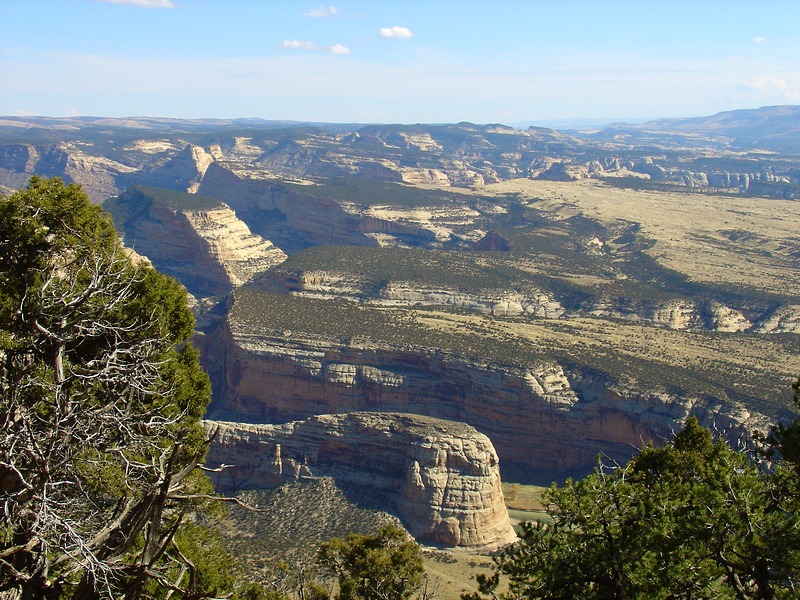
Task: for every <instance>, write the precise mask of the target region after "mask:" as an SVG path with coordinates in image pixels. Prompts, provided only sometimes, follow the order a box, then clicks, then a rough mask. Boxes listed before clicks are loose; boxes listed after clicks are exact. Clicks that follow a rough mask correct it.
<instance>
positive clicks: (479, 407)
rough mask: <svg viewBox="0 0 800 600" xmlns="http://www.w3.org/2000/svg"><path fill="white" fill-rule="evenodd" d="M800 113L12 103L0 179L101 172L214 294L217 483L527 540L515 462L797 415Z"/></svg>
mask: <svg viewBox="0 0 800 600" xmlns="http://www.w3.org/2000/svg"><path fill="white" fill-rule="evenodd" d="M796 112H797V111H794V110H778V108H776V107H772V108H771V109H762V110H760V111H753V112H752V113H747V114H746V115H744V116H742V115H740V114H737V115H725V114H723V115H721V116H716V117H715V118H710V117H709V118H707V119H705V120H701V122H697V123H689V122H684V121H679V122H652V123H649V124H644V125H639V126H625V125H615V126H611V127H608V128H606V129H604V130H600V131H592V132H577V131H554V130H547V129H542V128H530V129H528V130H525V131H520V130H516V129H514V128H511V127H506V126H503V125H474V124H469V123H459V124H454V125H363V126H354V127H347V126H334V125H330V124H327V125H326V124H315V125H313V126H310V125H308V126H307V125H297V124H286V123H270V122H261V121H257V120H256V121H248V122H238V121H236V122H228V121H213V120H209V121H206V122H191V121H176V120H169V119H164V120H162V119H132V120H130V122H127V121H120V120H114V119H104V120H94V119H92V118H85V119H73V120H70V119H64V120H46V119H37V118H30V119H27V120H26V119H25V118H6V119H2V120H0V189H5V190H11V189H14V188H16V187H20V186H23V185H24V184H25V182H26V181H27V178H28V177H29V176H30V174H32V173H39V174H41V175H45V176H60V177H63V178H65V180H67V181H75V182H79V183H81V184H82V186H83V187H84V189H86V191H87V192H88V193H89V194H90V196H91V197H92V198H93V199H94V200H95V201H97V202H101V201H104V207H105V209H106V210H108V212H109V213H111V215H112V216H113V218H114V221H115V225H116V227H117V229H118V232H119V234H120V236H121V237H122V238H123V240H124V242H125V244H126V245H127V246H128V247H129V248H131V249H132V251H134V252H135V253H136V254H137V255H139V256H142V257H144V258H146V259H147V260H149V261H150V262H152V264H153V265H155V266H156V267H157V268H158V269H160V270H162V271H164V272H165V273H168V274H170V275H172V276H173V277H175V278H177V279H178V280H179V281H181V282H182V283H183V285H184V286H185V287H186V288H187V290H188V291H189V292H190V294H191V295H192V299H193V302H194V306H193V309H194V311H195V314H196V318H197V330H196V335H195V338H194V343H195V345H196V346H197V347H198V348H199V349H200V351H201V355H202V361H203V364H204V367H205V368H206V369H207V371H208V372H209V374H210V376H211V379H212V385H213V390H214V399H213V402H212V404H211V406H210V407H209V411H208V415H207V418H208V419H209V421H208V426H209V427H211V428H214V429H217V430H218V434H217V438H216V440H215V442H214V444H213V446H212V449H211V453H210V459H209V460H210V462H209V464H212V463H213V464H220V463H226V464H236V465H237V466H236V467H235V468H225V469H223V470H222V472H221V473H220V474H219V475H218V477H217V480H216V481H217V485H218V486H219V488H220V489H224V490H225V491H227V492H233V491H234V490H236V489H240V488H242V487H248V486H254V487H262V486H263V487H274V486H280V485H282V484H284V483H287V482H295V481H315V480H318V479H319V478H333V480H334V481H336V480H338V481H341V482H346V483H348V484H353V483H357V484H359V485H361V484H366V483H369V484H370V485H373V486H375V490H376V493H377V491H381V493H384V492H386V493H389V495H390V496H391V497H392V498H393V499H394V502H393V510H394V511H395V513H396V514H397V515H398V516H399V517H400V518H401V519H402V521H403V523H404V524H405V526H406V527H407V528H408V529H409V530H410V531H412V533H414V535H416V536H417V537H418V539H420V540H422V541H425V542H426V543H431V544H435V545H451V546H460V547H466V548H473V549H475V548H480V549H488V548H493V547H497V546H500V545H502V544H504V543H507V542H508V541H510V540H511V539H512V538H513V533H512V532H510V531H511V530H510V528H509V525H508V515H507V513H506V512H505V509H504V508H503V506H502V505H503V500H502V493H500V492H499V487H498V486H499V478H500V476H501V475H502V477H503V479H505V480H511V481H517V482H526V483H530V482H535V483H543V484H547V483H549V482H550V481H553V480H560V479H563V478H564V477H566V476H570V475H574V476H581V475H583V474H585V473H586V472H588V471H590V470H591V469H592V468H593V467H595V466H596V465H597V461H598V456H600V457H602V460H604V461H610V462H612V463H613V462H624V461H626V460H627V459H628V458H630V457H631V456H632V455H633V454H634V453H635V452H636V451H637V450H639V449H641V448H642V447H643V446H644V445H646V444H648V443H654V444H660V443H663V442H665V441H667V440H669V439H671V437H672V436H673V435H674V433H675V431H677V430H679V429H680V427H681V426H682V423H683V422H684V420H685V419H686V418H687V417H688V416H696V417H697V418H698V419H699V420H700V422H701V423H702V424H704V425H706V426H708V427H710V428H711V429H712V430H713V431H714V432H715V434H716V435H717V436H719V437H722V438H724V439H726V440H727V441H728V442H729V443H731V444H733V445H735V446H738V447H745V446H746V445H747V444H748V440H749V436H750V434H751V433H752V432H753V430H764V429H766V428H767V427H768V426H769V425H770V424H771V423H774V422H775V421H776V420H778V419H781V418H786V417H787V416H788V415H789V414H790V412H789V406H788V398H789V394H788V390H789V384H790V383H791V381H793V380H794V379H795V378H796V376H797V374H798V373H800V352H798V349H799V348H800V346H799V345H798V333H800V277H798V275H800V273H798V258H800V245H799V243H798V241H797V235H796V232H797V231H798V230H800V208H798V207H800V205H798V204H797V202H796V201H795V200H794V199H795V198H796V197H797V194H798V189H800V179H798V174H800V160H799V159H798V158H797V157H798V152H800V148H797V147H796V144H795V145H792V144H793V142H792V140H791V136H781V135H780V131H781V127H783V128H784V129H785V131H787V132H791V131H794V129H793V127H794V126H793V125H792V124H793V123H794V120H795V119H796V117H797V114H796ZM742 119H744V121H743V120H742ZM748 119H752V120H753V122H758V123H760V124H761V126H763V127H766V125H764V124H765V123H767V124H769V128H768V129H769V135H764V136H762V137H758V135H756V134H755V133H754V132H755V131H756V130H755V129H752V128H751V129H748V128H746V127H744V125H743V124H742V123H743V122H746V121H747V120H748ZM692 127H695V129H692ZM765 131H767V130H765ZM365 449H369V452H366V450H365ZM372 455H374V456H372ZM354 465H356V466H354ZM357 465H361V466H360V467H359V466H357ZM337 478H338V479H337Z"/></svg>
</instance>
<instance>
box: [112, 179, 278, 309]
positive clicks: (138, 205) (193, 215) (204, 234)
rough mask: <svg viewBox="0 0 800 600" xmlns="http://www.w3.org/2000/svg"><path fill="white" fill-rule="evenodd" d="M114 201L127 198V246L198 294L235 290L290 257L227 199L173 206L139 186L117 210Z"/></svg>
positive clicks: (122, 225)
mask: <svg viewBox="0 0 800 600" xmlns="http://www.w3.org/2000/svg"><path fill="white" fill-rule="evenodd" d="M187 196H188V195H187ZM123 198H124V199H123ZM189 198H191V196H189ZM114 202H118V203H122V202H124V203H125V207H124V208H125V211H126V215H127V218H120V219H118V222H117V228H118V230H120V232H121V233H122V235H123V238H124V242H125V245H126V246H128V247H129V248H133V249H134V250H135V251H136V252H137V253H138V254H140V255H144V256H146V257H147V258H148V259H149V260H150V261H151V262H152V263H153V264H154V265H155V267H156V268H158V269H159V270H161V271H163V272H165V273H167V274H169V275H171V276H173V277H175V278H177V279H178V280H179V281H180V282H181V283H183V284H184V285H185V286H186V288H187V289H188V290H189V292H191V293H192V294H193V295H194V296H198V297H204V296H213V295H216V294H221V293H226V292H229V291H231V290H232V289H234V288H235V287H237V286H239V285H242V284H243V283H244V282H246V281H247V280H248V279H250V278H251V277H253V276H254V275H256V274H258V273H262V272H264V271H266V270H267V269H269V268H270V267H272V266H274V265H277V264H279V263H281V262H283V261H284V260H286V254H285V253H284V252H283V250H281V249H280V248H278V247H276V246H275V245H273V244H272V242H271V241H270V240H267V239H264V238H262V237H261V236H259V235H256V234H253V233H251V231H250V229H249V228H248V227H247V225H246V224H245V223H243V222H242V221H241V220H239V219H238V218H237V216H236V214H235V213H234V212H233V211H232V210H231V209H230V208H229V207H228V206H227V205H225V204H223V203H219V204H218V205H217V206H215V207H212V206H209V207H205V208H203V209H199V208H190V207H187V208H173V207H169V206H165V205H164V204H161V203H158V202H154V201H152V200H151V199H150V198H148V196H147V195H146V194H145V193H142V192H137V191H136V190H131V191H129V192H127V193H126V195H125V196H124V197H120V199H116V200H112V201H111V204H109V205H108V206H109V208H110V209H111V211H112V214H113V213H114V212H115V207H114V205H113V203H114ZM117 212H118V211H117Z"/></svg>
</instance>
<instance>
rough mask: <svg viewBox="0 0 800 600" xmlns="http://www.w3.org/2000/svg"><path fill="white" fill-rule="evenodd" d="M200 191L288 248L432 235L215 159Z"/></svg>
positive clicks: (418, 238) (415, 241)
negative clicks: (251, 174)
mask: <svg viewBox="0 0 800 600" xmlns="http://www.w3.org/2000/svg"><path fill="white" fill-rule="evenodd" d="M199 193H201V194H203V195H206V196H210V197H212V198H218V199H220V200H222V201H224V202H226V203H227V204H228V205H229V206H230V207H231V208H232V209H233V210H234V211H236V214H237V215H239V217H240V218H241V219H242V220H243V221H245V222H246V223H247V224H248V226H249V227H250V229H251V230H252V231H254V232H256V233H258V234H260V235H262V236H264V237H266V238H269V239H270V240H273V241H274V242H275V243H276V244H277V245H278V246H280V247H281V248H284V249H285V250H286V251H287V252H289V253H291V252H293V251H296V250H300V249H302V248H307V247H309V246H319V245H339V244H348V245H355V246H376V245H377V242H376V241H375V240H374V239H373V238H372V237H370V235H369V234H390V235H393V236H399V237H401V238H403V239H405V240H407V241H409V242H410V243H412V244H419V243H424V242H428V241H430V240H432V239H433V238H434V235H433V233H431V232H430V231H427V230H425V229H421V228H415V227H409V226H406V225H402V224H400V223H395V222H392V221H389V220H385V219H377V218H374V217H362V216H359V215H355V214H350V213H348V212H346V211H345V210H344V209H343V208H342V207H341V206H340V204H339V203H338V202H335V201H333V200H323V199H320V198H314V197H312V196H306V195H303V194H300V193H297V192H292V191H290V190H289V189H288V188H286V187H285V186H281V185H280V184H276V183H274V182H269V181H265V180H258V179H244V178H241V177H239V176H237V175H236V174H235V173H233V172H231V171H229V170H227V169H225V168H223V167H221V166H219V165H218V164H216V163H213V164H212V165H211V166H209V168H208V170H207V171H206V174H205V177H204V179H203V183H202V185H201V186H200V192H199Z"/></svg>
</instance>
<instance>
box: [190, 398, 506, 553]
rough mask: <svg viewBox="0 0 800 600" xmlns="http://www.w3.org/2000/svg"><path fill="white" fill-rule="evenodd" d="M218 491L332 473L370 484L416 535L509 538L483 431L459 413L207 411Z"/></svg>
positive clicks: (460, 540) (483, 541)
mask: <svg viewBox="0 0 800 600" xmlns="http://www.w3.org/2000/svg"><path fill="white" fill-rule="evenodd" d="M206 428H207V429H208V430H210V431H214V430H216V431H217V435H216V437H215V439H214V442H213V443H212V445H211V448H210V450H209V454H208V458H207V462H206V464H207V466H209V467H217V466H219V465H232V466H228V467H226V468H223V469H222V470H221V471H219V472H218V473H215V474H213V477H214V479H215V487H216V488H217V489H218V490H221V491H234V490H241V489H253V488H262V489H263V488H270V487H275V486H278V485H280V484H281V483H285V482H296V481H301V482H302V481H304V480H310V479H315V478H318V477H332V478H334V479H335V480H337V481H340V482H346V483H351V484H357V485H361V486H368V487H372V488H376V490H379V491H381V492H383V493H386V494H387V495H388V496H390V497H392V498H393V499H394V505H395V510H396V512H397V514H398V516H399V517H400V518H401V519H402V520H403V522H404V524H405V526H406V527H407V529H408V530H409V532H410V533H411V534H412V535H413V536H414V537H416V538H417V539H418V540H420V541H422V542H425V543H429V544H435V545H444V546H458V547H465V548H472V549H479V550H490V549H494V548H497V547H500V546H503V545H506V544H509V543H511V542H513V541H514V540H515V539H516V536H515V534H514V531H513V529H512V527H511V524H510V522H509V518H508V512H507V511H506V508H505V504H504V501H503V492H502V490H501V487H500V470H499V466H498V458H497V454H496V453H495V450H494V448H493V447H492V444H491V442H490V441H489V439H488V438H487V437H486V436H485V435H483V434H481V433H478V432H477V431H476V430H475V429H474V428H472V427H470V426H469V425H466V424H464V423H458V422H453V421H444V420H441V419H433V418H430V417H423V416H418V415H410V414H399V413H368V412H356V413H349V414H334V415H317V416H314V417H310V418H309V419H306V420H303V421H296V422H291V423H286V424H283V425H248V424H242V423H222V422H214V421H207V422H206Z"/></svg>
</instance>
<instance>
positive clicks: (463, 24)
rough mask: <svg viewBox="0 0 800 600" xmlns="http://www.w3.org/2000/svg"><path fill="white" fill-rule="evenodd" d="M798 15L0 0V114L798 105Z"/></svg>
mask: <svg viewBox="0 0 800 600" xmlns="http://www.w3.org/2000/svg"><path fill="white" fill-rule="evenodd" d="M798 23H800V1H798V0H788V1H780V0H776V1H772V2H769V1H759V0H749V1H746V2H745V1H738V0H726V1H719V2H716V1H708V0H707V1H703V0H693V1H691V2H689V1H686V2H684V1H681V0H661V1H658V2H655V1H654V2H648V1H646V0H638V1H623V0H591V1H590V0H561V1H556V0H550V1H538V0H529V1H527V2H523V1H511V0H509V1H502V0H495V1H480V2H479V1H470V0H460V1H451V0H426V1H416V0H403V1H400V0H397V1H391V2H390V1H380V0H372V1H365V0H353V1H341V2H339V1H333V2H330V3H327V2H326V3H324V4H322V3H320V2H318V0H310V1H299V0H284V1H277V0H274V1H269V0H113V1H112V0H0V115H33V114H36V115H46V116H69V115H97V116H117V117H120V116H135V115H137V116H138V115H147V116H166V117H184V118H200V117H220V118H234V117H261V118H265V119H290V120H299V121H329V122H398V123H417V122H425V123H435V122H458V121H471V122H475V123H509V124H512V123H521V122H543V121H552V120H559V119H565V120H571V119H593V118H597V119H603V118H628V119H645V118H655V117H678V116H700V115H707V114H713V113H715V112H719V111H723V110H731V109H735V108H755V107H759V106H765V105H772V104H800V33H799V32H800V27H798Z"/></svg>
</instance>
